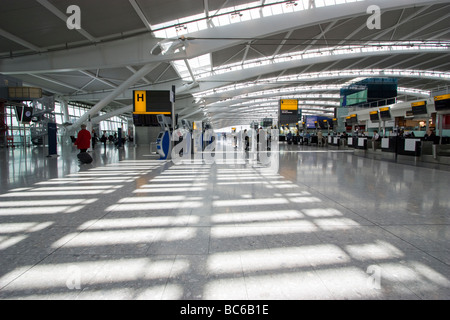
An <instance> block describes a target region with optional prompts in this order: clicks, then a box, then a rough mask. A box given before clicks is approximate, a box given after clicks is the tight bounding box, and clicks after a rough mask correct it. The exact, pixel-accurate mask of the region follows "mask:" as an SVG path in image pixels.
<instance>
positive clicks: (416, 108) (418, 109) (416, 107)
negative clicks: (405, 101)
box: [411, 101, 428, 115]
mask: <svg viewBox="0 0 450 320" xmlns="http://www.w3.org/2000/svg"><path fill="white" fill-rule="evenodd" d="M411 107H412V112H413V115H421V114H428V110H427V102H426V101H419V102H414V103H411Z"/></svg>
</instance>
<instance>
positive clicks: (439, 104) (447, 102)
mask: <svg viewBox="0 0 450 320" xmlns="http://www.w3.org/2000/svg"><path fill="white" fill-rule="evenodd" d="M434 107H435V109H436V111H442V110H450V94H445V95H442V96H436V97H434Z"/></svg>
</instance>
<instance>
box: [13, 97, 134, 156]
mask: <svg viewBox="0 0 450 320" xmlns="http://www.w3.org/2000/svg"><path fill="white" fill-rule="evenodd" d="M25 104H29V105H31V103H25ZM89 108H90V107H88V106H83V105H80V104H69V105H68V112H69V123H74V122H75V121H76V120H78V119H79V118H80V117H81V116H82V115H83V114H85V113H86V112H87V111H88V110H89ZM104 114H105V112H100V113H99V115H104ZM55 119H56V123H57V124H58V126H60V125H62V124H64V123H65V121H64V119H65V118H64V111H63V107H62V105H61V104H60V103H59V102H56V103H55ZM4 121H5V123H6V125H7V126H8V132H7V135H8V137H11V135H12V136H13V138H14V145H15V146H16V147H19V146H23V144H24V140H25V139H26V144H27V145H30V144H31V133H30V126H29V125H25V126H24V125H21V124H20V123H19V122H18V121H17V117H16V110H15V108H14V107H12V106H6V107H5V108H4ZM119 128H122V129H123V132H124V134H125V135H127V134H128V119H126V118H125V117H117V116H116V117H112V118H110V119H108V120H105V121H101V122H100V123H99V124H98V130H100V132H103V131H106V132H107V134H108V135H114V133H115V132H117V130H118V129H119ZM58 133H59V134H58V135H59V137H58V138H59V142H61V141H62V139H60V134H61V131H58Z"/></svg>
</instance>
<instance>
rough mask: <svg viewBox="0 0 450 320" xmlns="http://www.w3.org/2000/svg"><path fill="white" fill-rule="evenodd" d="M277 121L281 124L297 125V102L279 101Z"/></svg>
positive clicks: (292, 100)
mask: <svg viewBox="0 0 450 320" xmlns="http://www.w3.org/2000/svg"><path fill="white" fill-rule="evenodd" d="M279 118H280V119H279V120H280V123H282V124H294V123H298V100H297V99H285V100H280V113H279Z"/></svg>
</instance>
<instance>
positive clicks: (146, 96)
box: [133, 90, 172, 115]
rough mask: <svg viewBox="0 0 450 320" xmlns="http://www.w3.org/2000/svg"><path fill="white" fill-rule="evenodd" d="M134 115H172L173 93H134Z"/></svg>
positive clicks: (138, 91) (137, 91) (140, 91)
mask: <svg viewBox="0 0 450 320" xmlns="http://www.w3.org/2000/svg"><path fill="white" fill-rule="evenodd" d="M133 97H134V98H133V106H134V110H133V113H134V114H148V115H156V114H165V115H171V114H172V101H171V99H172V96H171V91H142V90H136V91H133Z"/></svg>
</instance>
